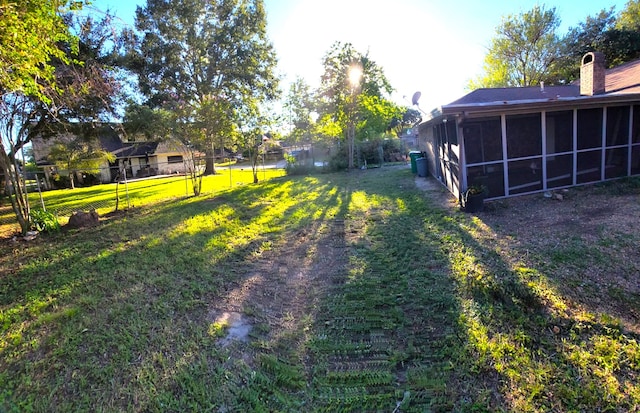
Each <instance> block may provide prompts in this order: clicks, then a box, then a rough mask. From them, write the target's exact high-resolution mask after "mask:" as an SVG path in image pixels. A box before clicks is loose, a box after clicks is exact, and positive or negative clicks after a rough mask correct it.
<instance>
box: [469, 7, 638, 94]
mask: <svg viewBox="0 0 640 413" xmlns="http://www.w3.org/2000/svg"><path fill="white" fill-rule="evenodd" d="M559 23H560V18H559V16H558V15H557V14H556V10H555V8H551V9H548V10H547V9H545V8H544V6H535V7H534V8H533V9H532V10H530V11H528V12H525V13H522V14H520V15H515V16H514V15H508V16H506V17H504V18H503V20H502V23H501V25H500V26H499V27H498V28H497V30H496V36H495V37H494V38H493V39H492V41H491V45H490V47H489V50H488V52H487V54H486V55H485V62H484V67H483V73H482V74H481V75H480V76H478V77H477V78H476V79H475V80H472V81H471V82H469V88H470V89H475V88H479V87H506V86H532V85H536V84H538V83H539V82H540V81H544V82H545V83H547V84H567V83H569V82H571V81H574V80H576V79H577V78H578V76H579V74H580V61H581V58H582V56H584V54H585V53H587V52H590V51H599V52H602V53H603V54H604V55H605V59H606V62H607V66H608V67H613V66H617V65H620V64H622V63H625V62H628V61H630V60H634V59H637V58H638V57H640V30H638V28H639V27H640V0H629V1H628V2H627V4H626V6H625V8H624V9H623V10H622V11H620V13H619V14H616V12H615V8H614V7H611V8H609V9H603V10H601V11H600V12H598V13H596V14H595V15H593V16H588V17H587V18H586V20H585V21H584V22H582V23H580V24H579V25H578V26H577V27H572V28H570V29H569V30H568V32H567V34H566V35H564V36H562V37H560V36H558V34H557V33H556V31H557V28H558V26H559Z"/></svg>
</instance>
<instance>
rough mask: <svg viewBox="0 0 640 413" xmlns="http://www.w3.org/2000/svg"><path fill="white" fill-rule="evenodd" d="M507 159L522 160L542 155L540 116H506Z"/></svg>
mask: <svg viewBox="0 0 640 413" xmlns="http://www.w3.org/2000/svg"><path fill="white" fill-rule="evenodd" d="M506 120H507V157H508V158H509V159H514V158H524V157H527V156H536V155H541V154H542V128H541V122H540V114H539V113H534V114H528V115H513V116H507V118H506Z"/></svg>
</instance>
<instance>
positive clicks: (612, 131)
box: [607, 106, 629, 146]
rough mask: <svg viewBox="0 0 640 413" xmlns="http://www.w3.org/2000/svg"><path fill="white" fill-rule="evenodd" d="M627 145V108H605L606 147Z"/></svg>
mask: <svg viewBox="0 0 640 413" xmlns="http://www.w3.org/2000/svg"><path fill="white" fill-rule="evenodd" d="M628 143H629V106H613V107H609V108H607V146H621V145H627V144H628Z"/></svg>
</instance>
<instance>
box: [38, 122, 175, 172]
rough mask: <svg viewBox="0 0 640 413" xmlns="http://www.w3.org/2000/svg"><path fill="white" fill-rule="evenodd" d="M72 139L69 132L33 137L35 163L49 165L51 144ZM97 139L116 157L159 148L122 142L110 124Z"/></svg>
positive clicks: (135, 155)
mask: <svg viewBox="0 0 640 413" xmlns="http://www.w3.org/2000/svg"><path fill="white" fill-rule="evenodd" d="M72 139H73V136H72V135H70V134H66V135H59V136H57V137H52V138H49V139H42V138H39V137H37V138H34V139H33V140H32V147H33V154H34V157H35V159H36V164H37V165H39V166H44V165H50V162H49V160H48V159H47V157H48V156H49V152H50V151H51V147H52V145H53V144H55V143H56V142H60V141H62V142H64V141H71V140H72ZM98 140H99V141H100V146H101V147H102V149H104V150H105V151H107V152H111V153H112V154H114V155H115V157H116V158H117V159H122V158H142V157H145V156H148V155H154V154H155V153H156V152H158V149H159V144H158V142H122V139H120V136H119V135H118V133H117V132H116V130H115V129H114V128H113V127H112V126H105V127H103V128H102V129H101V130H100V131H99V132H98ZM160 152H162V151H160ZM169 152H173V151H169Z"/></svg>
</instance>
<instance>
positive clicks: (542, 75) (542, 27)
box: [472, 5, 560, 87]
mask: <svg viewBox="0 0 640 413" xmlns="http://www.w3.org/2000/svg"><path fill="white" fill-rule="evenodd" d="M559 25H560V18H559V16H558V15H557V13H556V9H555V8H551V9H545V7H544V6H538V5H536V6H534V7H533V9H531V10H530V11H527V12H524V13H522V14H519V15H507V16H506V17H504V18H503V19H502V23H501V24H500V26H498V28H497V29H496V37H494V38H493V40H492V41H491V46H490V47H489V51H488V53H487V55H486V57H485V63H484V71H485V73H484V75H482V76H481V77H480V78H478V79H477V81H475V82H472V86H473V87H510V86H532V85H536V84H538V83H540V81H544V80H546V78H547V76H548V75H549V73H550V71H551V68H552V66H553V64H554V62H555V61H556V59H557V58H558V56H559V39H558V37H557V35H556V29H557V28H558V26H559Z"/></svg>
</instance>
